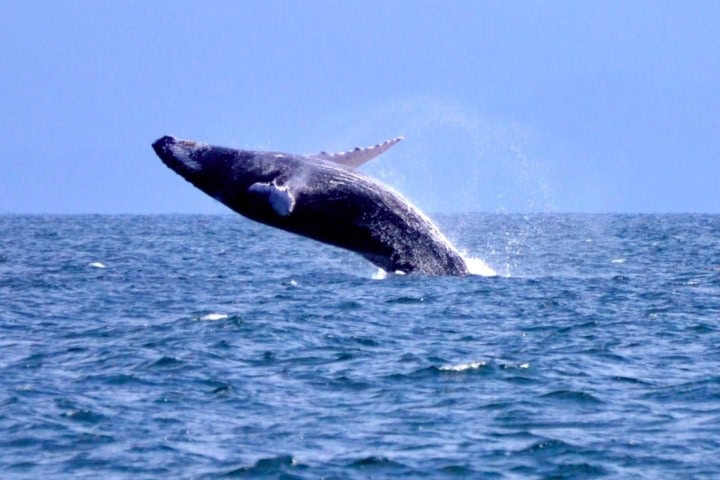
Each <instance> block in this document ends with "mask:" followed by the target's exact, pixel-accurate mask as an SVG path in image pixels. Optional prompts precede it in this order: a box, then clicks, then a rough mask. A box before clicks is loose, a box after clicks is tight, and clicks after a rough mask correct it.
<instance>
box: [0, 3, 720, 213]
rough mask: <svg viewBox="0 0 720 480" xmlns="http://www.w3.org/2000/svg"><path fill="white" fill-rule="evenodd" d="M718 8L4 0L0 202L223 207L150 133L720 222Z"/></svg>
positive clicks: (437, 187)
mask: <svg viewBox="0 0 720 480" xmlns="http://www.w3.org/2000/svg"><path fill="white" fill-rule="evenodd" d="M719 25H720V2H717V1H707V2H702V1H692V2H681V1H673V2H664V1H655V0H653V1H633V2H626V1H611V0H603V1H583V2H575V1H567V2H560V1H555V2H532V1H522V2H507V1H497V2H495V1H457V2H447V1H415V0H413V1H371V0H362V1H315V0H314V1H287V0H285V1H267V0H263V1H202V2H201V1H197V2H190V1H177V0H174V1H167V2H166V1H154V0H142V1H129V0H126V1H117V2H114V1H112V2H111V1H97V0H93V1H81V0H77V1H67V2H61V1H15V0H6V1H2V0H0V105H1V107H0V138H1V139H2V149H0V213H78V212H89V213H158V212H223V211H225V210H224V208H223V207H222V206H220V205H219V204H217V203H216V202H214V201H213V200H211V199H210V198H206V197H205V196H204V195H203V194H202V193H200V192H199V191H196V190H195V189H194V188H192V187H191V186H190V185H189V184H187V183H185V182H184V181H183V180H182V179H180V178H179V177H178V176H176V175H175V174H174V173H172V172H171V171H170V170H168V169H167V168H165V167H164V166H163V165H162V164H161V163H160V161H159V160H158V159H157V158H156V157H155V156H154V154H153V152H152V150H151V148H150V143H151V142H152V141H153V140H154V139H156V138H158V137H160V136H161V135H164V134H173V135H176V136H178V137H182V138H191V139H195V140H200V141H204V142H208V143H214V144H221V145H228V146H235V147H253V148H264V149H275V150H281V151H292V152H299V153H310V152H313V151H319V150H332V149H338V150H343V149H347V148H351V147H354V146H356V145H367V144H372V143H376V142H379V141H382V140H385V139H386V138H389V137H392V136H395V135H404V136H405V137H406V141H405V142H402V143H401V144H400V145H398V146H396V147H395V148H394V149H393V150H392V151H391V152H389V153H388V154H386V155H385V156H384V157H382V158H380V159H378V160H376V161H375V162H374V163H373V164H372V165H368V166H367V169H366V171H367V172H368V173H370V174H372V175H374V176H376V177H379V178H381V179H383V180H385V181H387V182H388V183H390V184H392V185H395V186H396V187H397V188H398V189H400V190H401V191H403V192H404V193H405V194H406V195H407V196H409V197H410V198H411V199H412V200H413V201H415V202H416V203H417V204H418V205H419V206H421V207H422V208H424V209H427V210H430V211H467V210H475V211H489V212H495V211H571V212H578V211H580V212H714V213H720V161H719V160H720V159H719V155H718V151H720V34H718V28H719V27H718V26H719Z"/></svg>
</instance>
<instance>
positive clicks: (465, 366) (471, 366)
mask: <svg viewBox="0 0 720 480" xmlns="http://www.w3.org/2000/svg"><path fill="white" fill-rule="evenodd" d="M485 365H487V364H486V363H485V362H470V363H459V364H457V365H443V366H441V367H440V368H439V370H440V371H443V372H464V371H465V370H477V369H478V368H482V367H484V366H485Z"/></svg>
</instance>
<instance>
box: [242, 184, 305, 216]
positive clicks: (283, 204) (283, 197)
mask: <svg viewBox="0 0 720 480" xmlns="http://www.w3.org/2000/svg"><path fill="white" fill-rule="evenodd" d="M248 192H250V193H252V194H256V195H260V196H262V197H264V198H265V199H267V201H268V203H269V204H270V206H271V207H272V208H273V210H275V211H276V212H277V213H278V215H282V216H283V217H287V216H288V215H290V214H291V213H292V211H293V208H295V197H293V195H292V192H290V189H289V188H288V187H287V186H280V185H277V184H276V183H275V182H272V183H259V182H258V183H253V184H252V185H250V188H249V189H248Z"/></svg>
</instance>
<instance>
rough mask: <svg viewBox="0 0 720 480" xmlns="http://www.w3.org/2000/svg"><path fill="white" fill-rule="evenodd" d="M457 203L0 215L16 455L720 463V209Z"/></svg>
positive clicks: (99, 469) (2, 384)
mask: <svg viewBox="0 0 720 480" xmlns="http://www.w3.org/2000/svg"><path fill="white" fill-rule="evenodd" d="M436 220H437V222H438V223H439V224H440V226H441V228H442V230H443V231H444V232H445V233H446V234H447V235H448V236H449V237H450V238H451V239H452V240H453V241H454V243H455V244H456V245H457V246H458V247H459V248H460V249H462V250H463V251H464V252H466V254H467V255H468V256H471V257H473V258H475V262H476V263H479V264H480V265H481V266H485V267H487V268H485V270H486V273H488V272H489V271H490V269H492V270H493V271H494V272H496V273H497V275H494V276H482V275H475V276H468V277H464V278H448V277H423V276H415V275H392V274H391V275H382V274H381V272H379V271H378V269H377V268H376V267H373V266H372V265H371V264H369V263H368V262H366V261H365V260H363V259H362V258H360V257H359V256H357V255H355V254H353V253H350V252H346V251H343V250H339V249H335V248H332V247H329V246H326V245H322V244H319V243H316V242H313V241H311V240H307V239H304V238H300V237H296V236H292V235H290V234H287V233H284V232H282V231H278V230H274V229H271V228H268V227H264V226H262V225H258V224H255V223H252V222H250V221H248V220H245V219H243V218H242V217H240V216H237V215H215V216H195V215H159V216H131V215H128V216H122V215H121V216H105V215H80V216H17V215H4V216H0V478H3V479H16V478H18V479H19V478H27V479H30V478H32V479H37V478H87V479H96V478H104V479H125V478H128V479H129V478H133V479H134V478H198V479H206V478H207V479H210V478H236V477H239V478H284V479H317V478H327V479H365V478H431V479H443V478H488V479H526V478H538V479H539V478H555V479H562V478H568V479H571V478H572V479H577V478H622V479H661V478H683V479H690V478H695V479H701V478H702V479H705V478H707V479H711V478H720V216H713V215H563V214H557V215H540V214H537V215H510V214H467V215H447V216H438V217H436ZM481 270H482V269H481Z"/></svg>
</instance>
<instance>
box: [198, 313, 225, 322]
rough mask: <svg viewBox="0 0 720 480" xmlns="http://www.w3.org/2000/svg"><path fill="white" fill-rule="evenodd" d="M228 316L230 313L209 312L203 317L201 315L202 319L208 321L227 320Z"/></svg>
mask: <svg viewBox="0 0 720 480" xmlns="http://www.w3.org/2000/svg"><path fill="white" fill-rule="evenodd" d="M228 317H229V315H228V314H227V313H208V314H207V315H203V316H202V317H200V320H207V321H215V320H225V319H226V318H228Z"/></svg>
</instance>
